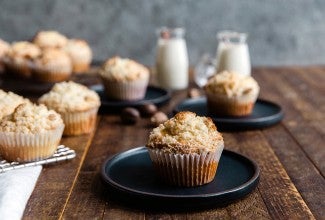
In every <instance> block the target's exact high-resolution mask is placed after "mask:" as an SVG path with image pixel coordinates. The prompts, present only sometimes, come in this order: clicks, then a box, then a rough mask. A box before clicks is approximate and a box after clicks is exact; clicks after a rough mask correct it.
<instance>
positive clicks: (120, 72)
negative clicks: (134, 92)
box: [99, 57, 149, 81]
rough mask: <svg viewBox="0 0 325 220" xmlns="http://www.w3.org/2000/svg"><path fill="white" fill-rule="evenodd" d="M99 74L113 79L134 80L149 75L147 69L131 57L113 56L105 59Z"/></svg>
mask: <svg viewBox="0 0 325 220" xmlns="http://www.w3.org/2000/svg"><path fill="white" fill-rule="evenodd" d="M99 74H100V75H101V76H102V77H103V78H106V79H109V80H113V81H134V80H137V79H144V78H148V77H149V70H148V68H146V67H145V66H143V65H142V64H140V63H137V62H135V61H134V60H131V59H125V58H120V57H113V58H111V59H109V60H107V61H106V62H105V63H104V64H103V66H102V68H101V70H100V72H99Z"/></svg>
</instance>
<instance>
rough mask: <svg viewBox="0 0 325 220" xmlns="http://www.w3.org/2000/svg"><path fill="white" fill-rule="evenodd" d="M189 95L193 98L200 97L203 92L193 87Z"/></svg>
mask: <svg viewBox="0 0 325 220" xmlns="http://www.w3.org/2000/svg"><path fill="white" fill-rule="evenodd" d="M187 96H188V97H189V98H191V99H195V98H199V97H200V96H201V92H200V90H199V89H196V88H192V89H190V90H188V94H187Z"/></svg>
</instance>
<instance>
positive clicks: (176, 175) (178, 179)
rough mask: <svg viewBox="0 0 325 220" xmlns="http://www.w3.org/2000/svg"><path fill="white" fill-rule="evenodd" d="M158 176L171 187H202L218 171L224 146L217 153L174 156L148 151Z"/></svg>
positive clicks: (157, 151) (159, 151) (172, 154)
mask: <svg viewBox="0 0 325 220" xmlns="http://www.w3.org/2000/svg"><path fill="white" fill-rule="evenodd" d="M148 150H149V155H150V158H151V160H152V162H153V165H154V168H155V170H156V171H157V173H158V175H159V176H160V177H161V178H162V179H163V180H165V181H166V182H167V183H169V184H171V185H177V186H186V187H193V186H200V185H204V184H207V183H209V182H211V181H212V180H213V179H214V177H215V175H216V171H217V167H218V163H219V159H220V156H221V153H222V150H223V146H221V147H218V148H217V150H216V151H215V152H203V153H201V154H196V153H192V154H174V153H166V152H163V151H162V150H155V149H150V148H149V149H148Z"/></svg>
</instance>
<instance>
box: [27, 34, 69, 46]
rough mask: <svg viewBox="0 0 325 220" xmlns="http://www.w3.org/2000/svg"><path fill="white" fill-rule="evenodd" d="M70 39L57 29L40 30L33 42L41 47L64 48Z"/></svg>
mask: <svg viewBox="0 0 325 220" xmlns="http://www.w3.org/2000/svg"><path fill="white" fill-rule="evenodd" d="M67 41H68V39H67V38H66V37H65V36H64V35H62V34H60V33H59V32H57V31H53V30H49V31H40V32H38V33H37V34H36V36H35V37H34V40H33V42H34V43H35V44H37V45H38V46H39V47H41V48H49V47H50V48H62V47H64V46H65V45H66V44H67Z"/></svg>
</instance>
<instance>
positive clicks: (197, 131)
mask: <svg viewBox="0 0 325 220" xmlns="http://www.w3.org/2000/svg"><path fill="white" fill-rule="evenodd" d="M146 147H147V149H148V151H149V154H150V158H151V160H152V162H153V165H154V168H155V170H156V171H157V173H158V175H159V176H160V177H161V178H162V179H163V180H165V181H166V182H167V183H169V184H172V185H177V186H187V187H192V186H199V185H203V184H207V183H209V182H211V181H212V180H213V179H214V177H215V174H216V171H217V167H218V163H219V159H220V156H221V153H222V150H223V147H224V142H223V138H222V136H221V134H220V133H219V132H218V131H217V128H216V126H215V125H214V123H213V122H212V120H211V119H210V118H208V117H200V116H197V115H196V114H195V113H192V112H179V113H177V114H176V115H175V116H174V118H171V119H169V120H168V121H166V122H164V123H163V124H160V125H159V126H158V127H156V128H154V129H153V130H152V132H151V133H150V136H149V141H148V143H147V145H146Z"/></svg>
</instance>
